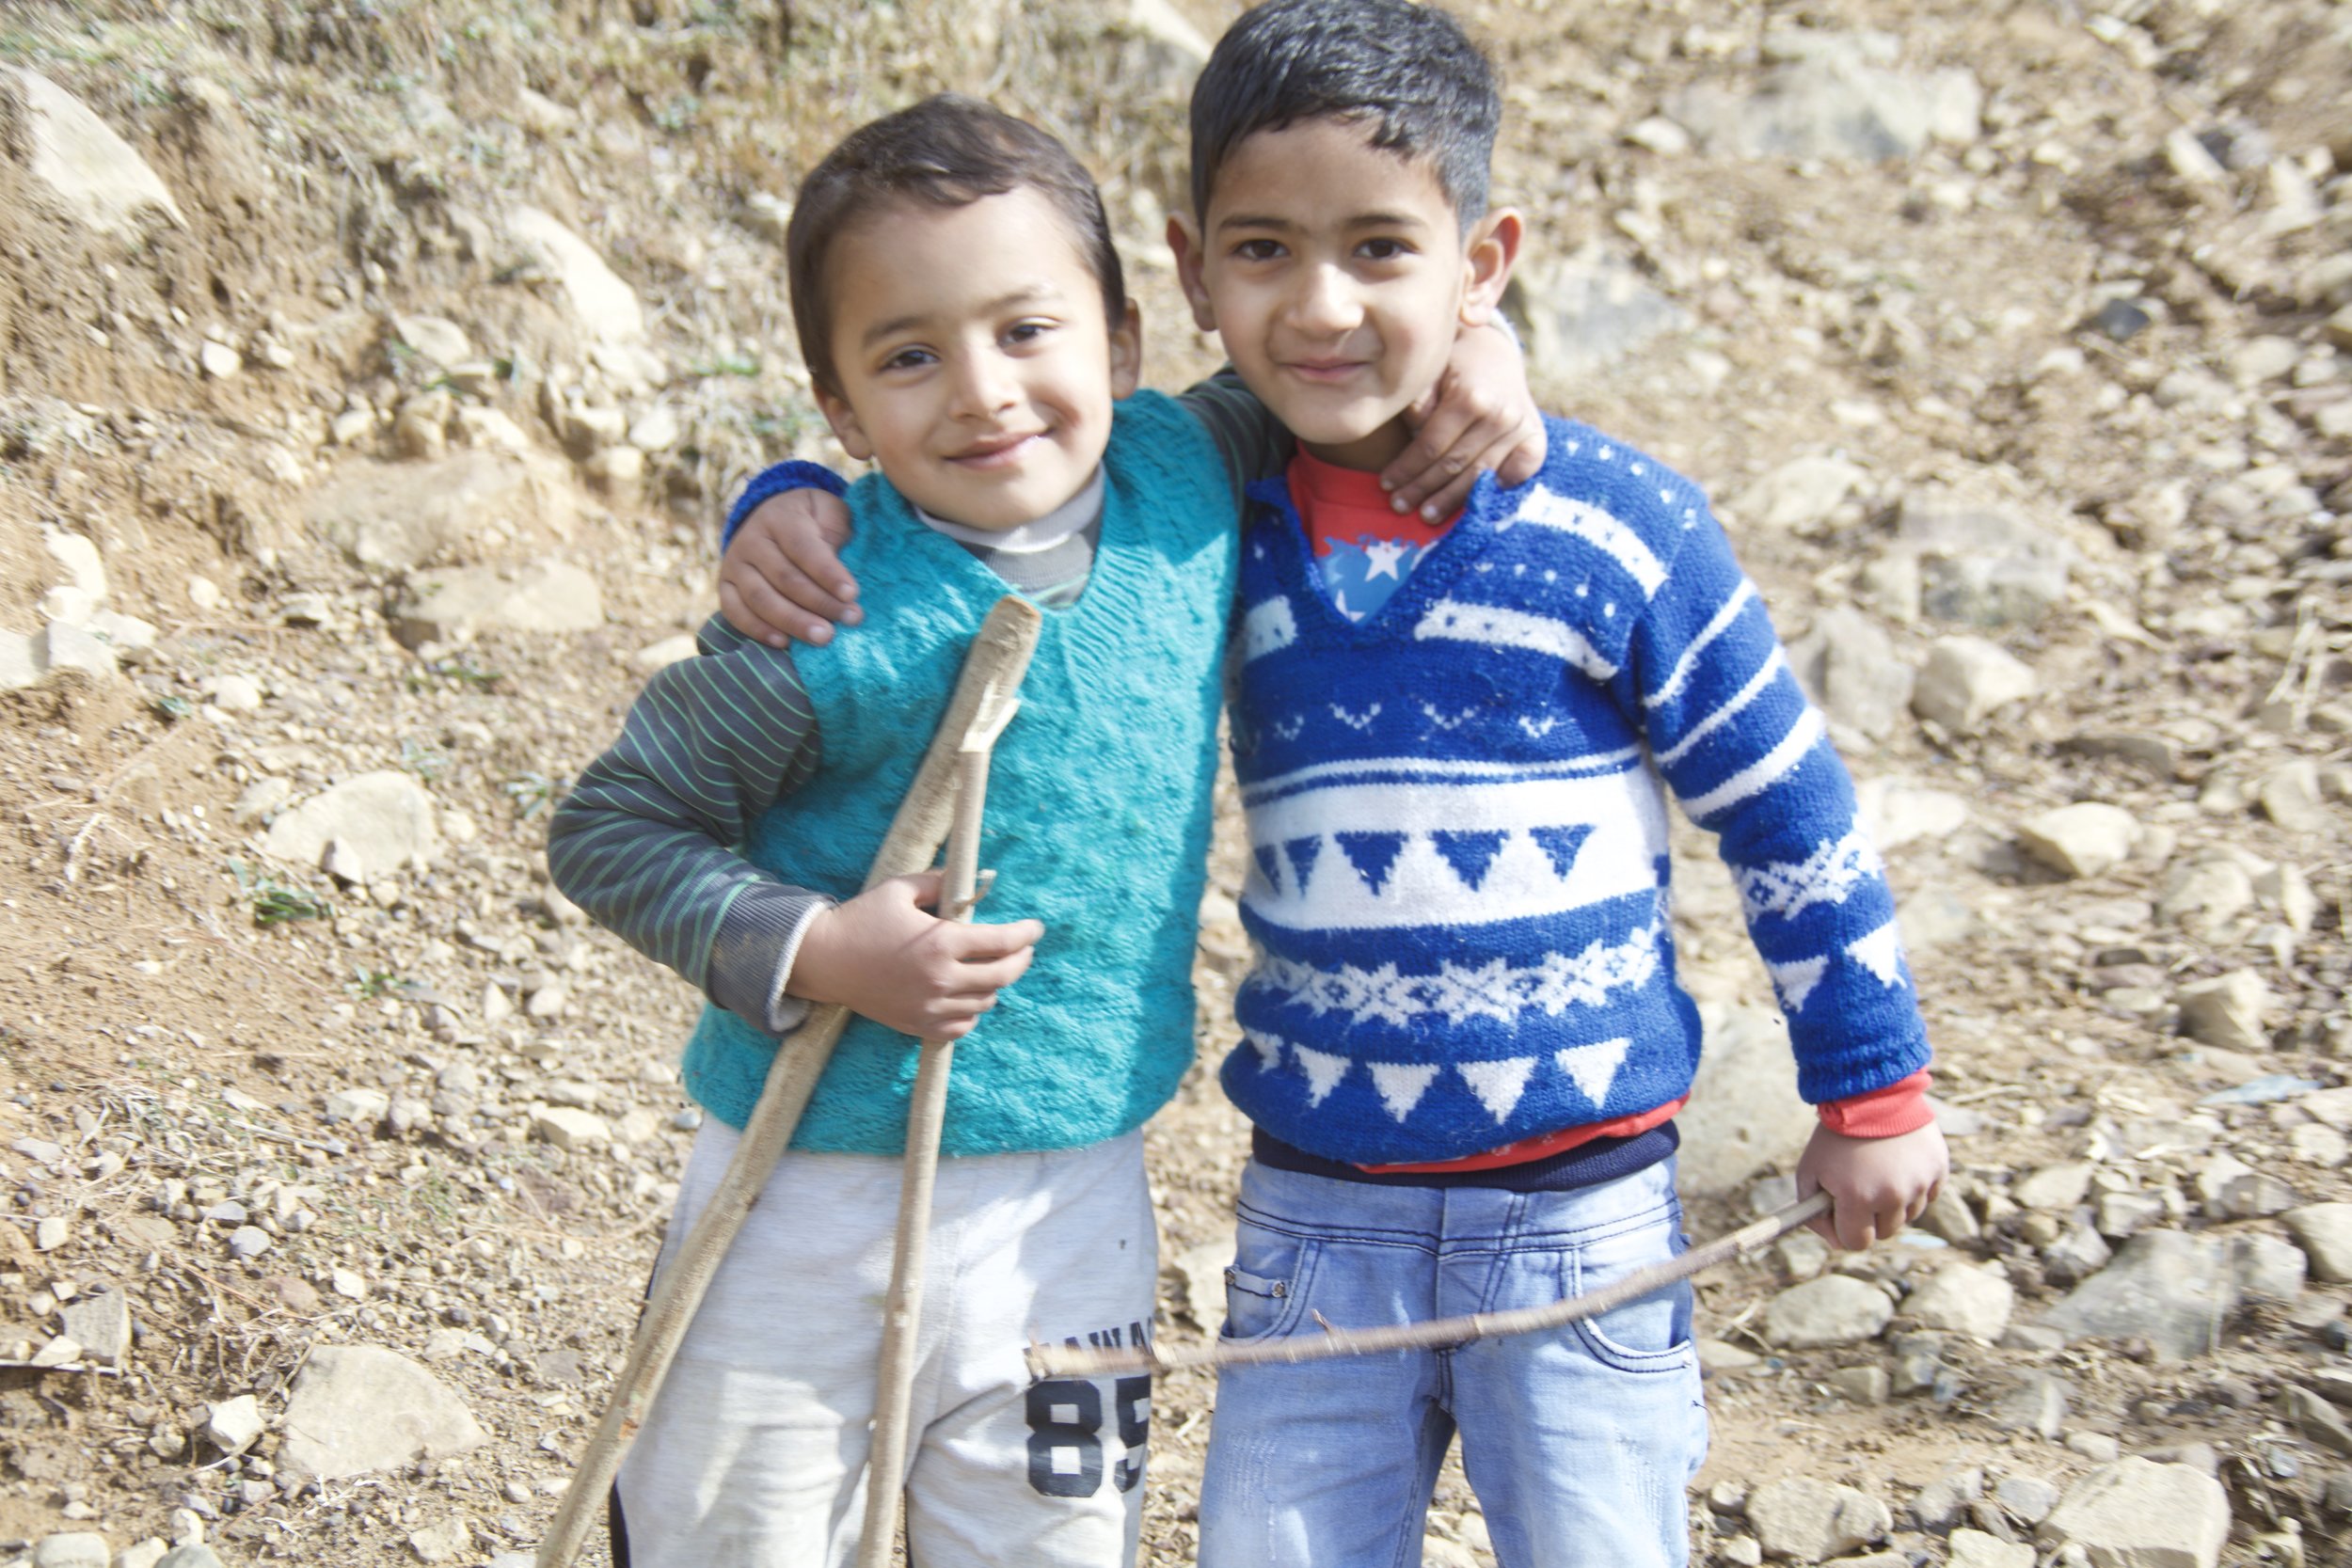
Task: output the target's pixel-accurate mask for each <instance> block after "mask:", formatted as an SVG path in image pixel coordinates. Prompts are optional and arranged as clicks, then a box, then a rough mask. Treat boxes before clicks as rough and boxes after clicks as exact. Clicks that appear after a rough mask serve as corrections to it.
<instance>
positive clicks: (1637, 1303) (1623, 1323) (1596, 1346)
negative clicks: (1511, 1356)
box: [1565, 1217, 1697, 1372]
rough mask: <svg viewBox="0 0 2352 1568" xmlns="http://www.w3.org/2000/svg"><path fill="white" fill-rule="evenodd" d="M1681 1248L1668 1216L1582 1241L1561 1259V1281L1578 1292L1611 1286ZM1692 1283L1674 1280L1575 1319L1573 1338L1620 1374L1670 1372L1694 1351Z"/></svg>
mask: <svg viewBox="0 0 2352 1568" xmlns="http://www.w3.org/2000/svg"><path fill="white" fill-rule="evenodd" d="M1684 1246H1685V1243H1684V1241H1683V1237H1682V1233H1681V1228H1680V1226H1679V1225H1678V1224H1677V1221H1676V1220H1675V1219H1673V1218H1671V1217H1668V1218H1663V1219H1661V1221H1660V1222H1659V1224H1658V1225H1656V1226H1655V1227H1650V1226H1645V1227H1642V1228H1640V1229H1638V1230H1634V1231H1630V1232H1628V1233H1627V1234H1624V1235H1620V1236H1613V1237H1610V1238H1607V1239H1605V1240H1602V1241H1598V1242H1594V1243H1587V1244H1586V1245H1583V1246H1580V1247H1577V1248H1575V1249H1573V1250H1572V1251H1570V1252H1569V1253H1568V1254H1567V1256H1566V1258H1565V1268H1566V1272H1567V1275H1568V1278H1567V1280H1566V1284H1567V1286H1568V1288H1569V1289H1570V1290H1572V1291H1574V1292H1575V1293H1576V1294H1578V1295H1590V1294H1592V1293H1593V1292H1594V1291H1597V1290H1600V1289H1602V1288H1604V1287H1606V1286H1610V1285H1613V1284H1616V1283H1617V1282H1618V1281H1620V1280H1622V1279H1624V1278H1625V1277H1626V1276H1627V1275H1630V1274H1634V1273H1636V1272H1638V1271H1639V1270H1642V1269H1645V1268H1653V1267H1656V1266H1657V1265H1659V1264H1661V1263H1665V1262H1669V1261H1671V1260H1672V1259H1675V1258H1677V1257H1678V1256H1680V1255H1681V1253H1682V1251H1683V1249H1684ZM1691 1308H1692V1296H1691V1282H1690V1281H1689V1280H1687V1279H1680V1280H1677V1281H1675V1282H1674V1283H1673V1284H1672V1285H1668V1286H1664V1287H1662V1288H1661V1289H1659V1290H1656V1291H1651V1292H1650V1293H1649V1294H1647V1295H1645V1296H1640V1297H1637V1298H1635V1299H1634V1300H1632V1301H1629V1302H1625V1303H1622V1304H1620V1305H1619V1306H1617V1307H1613V1308H1611V1309H1610V1310H1609V1311H1606V1312H1602V1313H1599V1314H1597V1316H1594V1317H1590V1318H1583V1319H1580V1320H1579V1321H1578V1323H1577V1324H1576V1332H1577V1337H1578V1338H1580V1339H1581V1340H1582V1341H1583V1344H1584V1348H1585V1350H1586V1351H1588V1352H1589V1353H1590V1354H1592V1356H1593V1359H1595V1360H1596V1361H1598V1362H1599V1363H1601V1365H1603V1366H1605V1367H1613V1368H1615V1369H1616V1370H1619V1371H1621V1372H1673V1371H1680V1370H1683V1369H1684V1368H1687V1367H1689V1366H1690V1365H1692V1358H1693V1357H1694V1356H1695V1355H1696V1354H1697V1352H1696V1350H1695V1349H1694V1347H1693V1345H1692V1322H1691Z"/></svg>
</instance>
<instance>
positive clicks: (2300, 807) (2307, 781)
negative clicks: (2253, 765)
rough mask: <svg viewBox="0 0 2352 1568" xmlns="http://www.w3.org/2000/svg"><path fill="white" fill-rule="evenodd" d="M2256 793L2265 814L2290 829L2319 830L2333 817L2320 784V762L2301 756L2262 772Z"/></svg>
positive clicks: (2296, 830)
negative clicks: (2301, 757)
mask: <svg viewBox="0 0 2352 1568" xmlns="http://www.w3.org/2000/svg"><path fill="white" fill-rule="evenodd" d="M2254 793H2255V799H2257V800H2260V801H2261V802H2262V808H2263V815H2264V816H2267V817H2269V818H2270V820H2272V821H2273V822H2276V823H2277V824H2279V826H2280V827H2281V828H2284V829H2285V830H2287V832H2292V833H2315V832H2323V831H2325V830H2326V829H2327V828H2328V826H2329V824H2330V823H2331V822H2332V821H2333V816H2332V814H2331V813H2330V812H2329V811H2328V803H2327V797H2326V794H2325V792H2324V791H2323V790H2322V789H2321V787H2320V782H2319V765H2318V764H2317V763H2314V762H2311V761H2308V760H2298V761H2296V762H2290V763H2287V764H2286V765H2284V766H2283V767H2280V768H2273V769H2272V770H2271V771H2270V772H2268V773H2266V774H2265V775H2264V776H2263V780H2262V783H2261V784H2259V785H2257V786H2256V788H2255V792H2254Z"/></svg>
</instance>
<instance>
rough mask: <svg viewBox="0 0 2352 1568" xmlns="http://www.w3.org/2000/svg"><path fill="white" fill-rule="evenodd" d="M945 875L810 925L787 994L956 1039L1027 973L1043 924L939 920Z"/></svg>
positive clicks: (904, 883) (893, 886)
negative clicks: (937, 910)
mask: <svg viewBox="0 0 2352 1568" xmlns="http://www.w3.org/2000/svg"><path fill="white" fill-rule="evenodd" d="M941 880H942V874H941V873H940V872H937V871H926V872H922V873H920V874H919V875H916V876H913V877H893V878H891V879H889V880H888V881H886V882H882V883H880V884H879V885H877V886H875V887H873V888H870V889H868V890H867V891H866V892H864V893H861V894H859V895H857V896H856V897H854V898H852V899H850V900H849V901H848V902H847V903H844V904H840V905H837V906H835V907H834V908H833V909H830V910H827V911H824V912H823V913H821V914H819V915H818V916H817V917H816V918H815V919H814V920H812V921H811V922H810V923H809V927H808V933H807V935H805V936H803V938H802V939H801V949H800V953H799V954H798V956H797V957H796V958H794V960H793V964H792V980H791V985H790V991H791V994H792V995H794V996H798V997H802V998H804V999H806V1000H808V1001H810V1002H817V1003H838V1004H839V1005H840V1006H845V1007H847V1008H849V1009H850V1011H851V1012H853V1013H856V1014H857V1015H858V1016H860V1017H861V1018H870V1019H872V1020H873V1021H874V1022H877V1023H880V1024H882V1025H883V1026H884V1027H885V1028H889V1029H895V1030H897V1031H898V1033H899V1034H902V1035H908V1036H911V1037H914V1038H915V1039H921V1040H953V1039H961V1038H962V1037H964V1036H965V1035H967V1034H970V1033H971V1031H972V1025H973V1024H974V1023H975V1022H978V1020H979V1017H980V1015H981V1014H982V1013H985V1012H987V1011H988V1010H989V1009H990V1008H992V1007H993V1006H996V993H997V992H998V991H1000V990H1003V989H1004V988H1005V987H1007V986H1009V985H1011V984H1012V983H1013V982H1014V981H1015V980H1018V979H1019V978H1021V976H1022V975H1023V974H1026V973H1027V972H1028V968H1029V964H1030V961H1031V960H1032V959H1034V958H1036V956H1037V941H1038V939H1039V938H1040V937H1041V936H1043V935H1044V934H1045V927H1044V926H1043V925H1042V924H1041V923H1040V922H1038V921H1034V920H1016V921H1012V922H1010V923H1009V924H1007V925H1002V926H967V925H963V924H961V923H959V922H956V921H952V920H942V919H940V918H939V917H938V916H937V915H934V914H932V913H931V912H930V910H931V909H932V908H933V907H935V906H936V905H937V904H938V902H939V897H940V886H941Z"/></svg>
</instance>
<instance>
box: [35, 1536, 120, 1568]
mask: <svg viewBox="0 0 2352 1568" xmlns="http://www.w3.org/2000/svg"><path fill="white" fill-rule="evenodd" d="M107 1562H108V1553H107V1551H106V1538H105V1537H104V1536H103V1535H97V1534H93V1533H91V1532H88V1531H86V1530H69V1531H65V1532H63V1533H60V1534H57V1535H44V1536H42V1537H41V1538H40V1544H38V1545H36V1546H35V1547H34V1548H33V1568H107Z"/></svg>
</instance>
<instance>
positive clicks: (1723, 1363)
mask: <svg viewBox="0 0 2352 1568" xmlns="http://www.w3.org/2000/svg"><path fill="white" fill-rule="evenodd" d="M1698 1348H1699V1370H1700V1371H1702V1372H1704V1373H1706V1374H1707V1375H1708V1377H1713V1376H1715V1375H1716V1374H1718V1373H1721V1372H1744V1371H1747V1370H1750V1369H1752V1368H1756V1367H1760V1366H1762V1365H1763V1364H1764V1358H1763V1357H1762V1356H1760V1355H1758V1354H1756V1353H1755V1352H1754V1351H1752V1350H1746V1349H1743V1348H1741V1347H1740V1346H1739V1345H1735V1344H1733V1343H1732V1342H1731V1341H1730V1340H1728V1339H1701V1340H1699V1341H1698Z"/></svg>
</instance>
